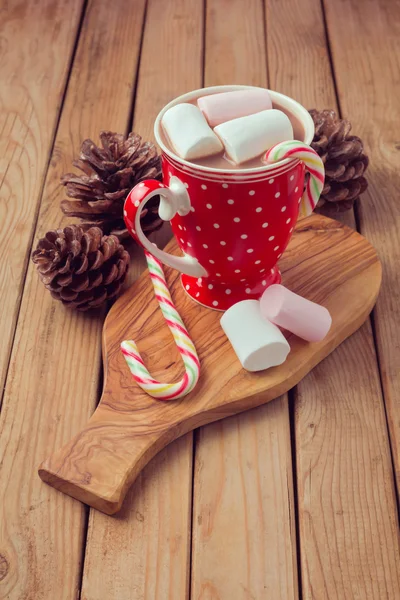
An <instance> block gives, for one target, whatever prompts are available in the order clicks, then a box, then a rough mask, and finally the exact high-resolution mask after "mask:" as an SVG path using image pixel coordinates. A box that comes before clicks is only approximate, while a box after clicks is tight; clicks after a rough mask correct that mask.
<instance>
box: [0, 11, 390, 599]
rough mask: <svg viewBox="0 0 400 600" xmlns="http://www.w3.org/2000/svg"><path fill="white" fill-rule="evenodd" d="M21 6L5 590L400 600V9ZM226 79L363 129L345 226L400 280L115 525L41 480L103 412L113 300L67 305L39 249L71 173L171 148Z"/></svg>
mask: <svg viewBox="0 0 400 600" xmlns="http://www.w3.org/2000/svg"><path fill="white" fill-rule="evenodd" d="M0 16H1V19H0V297H1V300H2V313H1V316H0V336H1V340H2V341H1V344H0V386H1V387H0V389H1V390H2V393H1V395H0V406H1V414H0V598H1V599H3V598H4V599H6V600H75V599H76V598H81V600H183V599H186V598H188V599H189V598H190V599H193V600H250V599H255V600H262V599H268V600H278V599H279V600H283V599H285V600H299V599H301V598H302V599H307V600H311V599H312V600H325V599H327V600H333V599H337V600H369V599H373V600H383V599H390V600H392V599H393V600H398V599H399V598H400V545H399V522H398V489H399V488H398V486H399V483H400V406H399V398H400V325H399V323H400V308H399V307H400V302H399V300H400V283H399V278H398V265H399V264H400V235H399V232H398V231H399V229H398V226H399V224H400V203H399V201H398V197H397V194H398V189H399V187H400V186H399V183H400V181H399V172H400V159H399V157H400V154H399V148H400V142H399V138H398V134H397V129H398V123H399V119H400V102H399V97H400V83H399V76H398V75H399V69H400V64H399V63H400V35H399V31H400V4H399V2H398V1H396V0H365V2H362V3H361V2H359V1H358V0H336V1H335V2H334V1H333V0H324V1H323V2H322V3H321V1H320V0H279V2H278V1H276V0H265V1H264V2H263V1H262V0H248V1H247V2H246V3H244V2H243V1H242V0H207V2H202V1H201V0H167V1H166V0H147V1H146V0H131V2H126V1H125V0H114V1H113V2H107V1H106V0H88V1H84V0H70V2H68V4H66V3H65V2H61V1H60V0H14V1H13V2H7V1H6V0H0ZM224 83H242V84H250V85H251V84H253V85H261V86H269V87H270V88H272V89H276V90H278V91H281V92H283V93H287V94H288V95H290V96H293V97H295V98H296V99H298V100H299V101H300V102H301V103H302V104H304V105H305V106H307V107H309V108H313V107H316V108H328V107H329V108H330V107H332V108H336V109H338V110H339V111H340V113H341V114H342V115H343V116H347V117H348V118H349V119H350V120H351V121H352V123H353V128H354V132H355V133H356V134H358V135H360V136H361V137H362V138H363V139H364V141H365V144H366V148H367V152H368V153H369V156H370V160H371V165H370V168H369V170H368V173H367V175H368V180H369V189H368V191H367V192H366V193H365V194H364V196H363V197H362V201H361V202H360V203H359V205H357V206H356V210H355V213H353V212H351V214H350V213H347V214H346V215H344V216H343V217H342V218H343V220H344V221H346V223H347V224H349V225H351V226H354V227H356V226H357V228H358V229H359V230H360V231H361V232H362V233H363V234H364V235H366V236H367V237H368V239H369V240H370V241H371V242H372V243H373V244H374V245H375V246H376V248H377V250H378V253H379V255H380V258H381V260H382V263H383V270H384V279H383V286H382V291H381V294H380V297H379V299H378V303H377V306H376V309H375V311H374V313H373V316H372V318H371V320H370V321H368V322H367V323H366V324H365V325H364V326H363V327H362V328H361V329H360V330H359V331H358V332H357V333H356V334H355V335H353V336H352V337H351V338H350V339H348V340H347V341H346V342H345V343H344V344H343V345H342V346H341V347H339V348H338V349H337V350H336V351H335V352H334V353H333V354H332V355H331V356H330V357H329V358H328V359H326V360H325V361H324V362H323V363H321V364H320V365H319V366H318V367H317V368H316V369H314V371H313V372H312V373H311V374H310V375H309V376H308V377H306V378H305V379H304V380H303V382H302V383H301V384H300V385H298V386H297V388H296V389H294V390H292V391H291V392H290V393H289V394H288V395H285V396H283V397H281V398H278V399H277V400H275V401H273V402H271V403H270V404H268V405H265V406H262V407H260V408H258V409H255V410H253V411H250V412H248V413H244V414H242V415H239V416H236V417H232V418H229V419H226V420H223V421H221V422H218V423H215V424H211V425H208V426H206V427H202V428H201V429H199V430H198V431H195V432H194V433H190V434H187V435H186V436H184V437H183V438H181V439H179V440H177V441H176V442H174V443H173V444H171V445H170V446H169V447H168V448H167V449H166V450H165V451H163V452H161V453H160V454H159V455H158V456H157V457H156V458H155V459H154V460H153V461H152V462H151V463H150V464H149V465H148V467H147V468H146V469H145V470H144V472H143V473H142V475H141V476H140V477H139V479H138V480H137V481H136V483H135V485H134V486H133V488H132V489H131V490H130V492H129V495H128V498H127V500H126V502H125V504H124V507H123V509H122V511H121V512H120V513H119V514H118V516H117V517H115V518H112V517H107V516H106V515H104V514H102V513H99V512H96V511H94V510H88V509H87V507H85V506H83V505H81V504H80V503H79V502H77V501H74V500H73V499H71V498H69V497H67V496H64V495H62V494H60V493H58V492H56V491H55V490H54V489H52V488H50V487H48V486H46V485H44V484H43V483H42V482H41V481H40V479H39V478H38V476H37V467H38V465H39V463H40V462H41V461H42V460H43V459H44V458H46V457H47V456H48V455H49V454H50V453H51V452H52V451H53V450H55V449H56V448H59V447H60V446H61V445H62V444H63V443H65V442H67V441H68V440H69V439H70V437H71V436H72V435H73V434H74V433H76V432H77V431H79V429H80V428H81V427H82V426H83V425H84V424H85V422H86V420H87V419H88V417H89V415H90V414H91V413H92V412H93V410H94V408H95V406H96V402H97V401H98V398H99V390H100V383H101V353H100V351H101V349H100V336H101V328H102V322H103V319H104V314H105V313H104V311H102V310H99V311H98V312H96V313H95V314H92V315H78V314H75V313H73V312H69V311H67V310H65V309H64V308H63V307H62V306H59V305H58V304H57V303H56V302H54V301H53V300H52V299H51V297H50V295H49V294H48V292H46V290H45V289H44V287H43V285H42V284H41V283H40V282H39V279H38V277H37V275H36V273H35V268H34V266H33V265H32V264H31V263H29V261H28V258H29V254H30V251H31V248H32V246H33V244H34V243H35V240H36V239H37V238H38V237H39V236H41V235H43V234H44V233H45V231H47V230H48V229H50V228H53V227H55V226H61V225H65V223H66V220H65V219H63V217H62V214H61V212H60V210H59V202H60V200H61V199H62V198H63V190H62V189H61V188H60V186H59V178H60V176H61V174H62V173H65V172H68V171H69V170H70V168H71V162H72V159H73V157H75V156H76V155H77V153H78V151H79V147H80V143H81V141H82V140H83V139H84V138H86V137H92V138H93V139H97V136H98V132H99V131H100V129H111V130H114V131H121V132H123V131H129V130H131V129H132V128H134V130H136V131H138V132H139V133H141V134H142V135H143V137H144V138H146V139H153V133H152V123H153V121H154V118H155V116H156V114H157V112H158V111H159V109H160V108H161V107H162V106H163V105H164V104H165V103H166V102H168V101H169V100H170V99H172V98H174V97H175V96H177V95H179V94H181V93H184V92H185V91H189V90H191V89H195V88H198V87H201V86H202V85H207V86H208V85H217V84H224ZM396 136H397V137H396ZM168 235H169V234H168V230H167V229H166V230H164V231H163V232H161V233H158V234H156V236H155V239H156V240H157V243H159V244H162V243H165V241H166V240H167V239H168ZM133 259H134V262H133V268H132V269H131V275H130V277H131V280H133V279H134V278H136V277H137V276H138V275H139V273H140V272H141V271H142V270H143V268H144V261H143V256H142V253H141V251H139V250H138V249H137V250H136V251H135V253H134V257H133Z"/></svg>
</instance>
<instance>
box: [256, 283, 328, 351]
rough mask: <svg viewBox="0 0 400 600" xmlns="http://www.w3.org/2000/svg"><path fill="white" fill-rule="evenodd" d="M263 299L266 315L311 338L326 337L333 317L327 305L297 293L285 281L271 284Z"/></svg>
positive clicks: (318, 339) (304, 338) (303, 337)
mask: <svg viewBox="0 0 400 600" xmlns="http://www.w3.org/2000/svg"><path fill="white" fill-rule="evenodd" d="M260 303H261V314H262V316H263V317H264V318H265V319H268V320H269V321H271V323H274V325H278V326H279V327H282V328H283V329H287V330H288V331H291V332H292V333H294V334H295V335H297V336H298V337H300V338H302V339H303V340H307V341H308V342H320V341H321V340H323V339H324V337H325V336H326V334H327V333H328V331H329V329H330V327H331V324H332V317H331V315H330V314H329V311H328V310H327V309H326V308H325V307H324V306H320V305H319V304H316V303H315V302H311V301H310V300H306V298H302V297H301V296H298V295H297V294H295V293H294V292H291V291H290V290H288V289H287V288H285V287H284V286H283V285H271V286H270V287H269V288H268V289H266V290H265V292H264V294H263V295H262V297H261V300H260Z"/></svg>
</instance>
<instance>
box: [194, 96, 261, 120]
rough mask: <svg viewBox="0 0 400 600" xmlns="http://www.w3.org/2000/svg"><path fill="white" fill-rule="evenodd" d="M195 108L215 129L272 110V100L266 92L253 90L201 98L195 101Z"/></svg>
mask: <svg viewBox="0 0 400 600" xmlns="http://www.w3.org/2000/svg"><path fill="white" fill-rule="evenodd" d="M197 106H198V107H199V108H200V110H201V112H202V113H203V114H204V115H205V117H206V119H207V121H208V123H209V125H210V126H211V127H216V126H217V125H220V124H221V123H225V122H226V121H231V120H232V119H238V118H239V117H245V116H247V115H252V114H254V113H258V112H260V111H262V110H269V109H270V108H272V100H271V96H270V95H269V93H268V90H262V89H257V88H254V89H252V90H238V91H236V92H222V93H220V94H211V95H210V96H203V97H202V98H199V99H198V100H197Z"/></svg>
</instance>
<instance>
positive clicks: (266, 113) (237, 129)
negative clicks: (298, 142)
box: [214, 108, 293, 165]
mask: <svg viewBox="0 0 400 600" xmlns="http://www.w3.org/2000/svg"><path fill="white" fill-rule="evenodd" d="M214 131H215V133H216V134H217V135H218V137H219V138H220V139H221V141H222V143H223V144H224V146H225V151H226V153H227V155H228V156H229V158H231V159H232V160H233V162H235V163H236V164H238V165H240V164H241V163H244V162H247V161H248V160H251V159H252V158H256V156H260V155H261V154H262V153H263V152H265V151H266V150H267V149H268V148H271V147H272V146H274V145H275V144H278V143H279V142H285V141H287V140H292V139H293V127H292V123H291V122H290V119H289V117H288V116H287V115H286V114H285V113H284V112H282V111H281V110H277V109H274V108H271V109H270V110H263V111H261V112H259V113H256V114H254V115H248V116H247V117H240V118H239V119H233V120H232V121H227V122H226V123H222V124H221V125H217V127H215V129H214Z"/></svg>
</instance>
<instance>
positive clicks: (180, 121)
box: [161, 103, 223, 160]
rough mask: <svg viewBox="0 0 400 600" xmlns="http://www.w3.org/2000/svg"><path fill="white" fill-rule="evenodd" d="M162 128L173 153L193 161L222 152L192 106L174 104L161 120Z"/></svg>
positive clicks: (217, 142) (202, 117) (213, 134)
mask: <svg viewBox="0 0 400 600" xmlns="http://www.w3.org/2000/svg"><path fill="white" fill-rule="evenodd" d="M161 123H162V126H163V128H164V131H165V133H166V134H167V137H168V139H169V142H170V144H171V146H172V147H173V149H174V150H175V152H176V153H177V154H178V155H179V156H180V157H181V158H183V159H185V160H193V159H195V158H201V157H204V156H211V155H212V154H218V152H222V150H223V146H222V143H221V141H220V140H219V139H218V137H217V136H216V135H215V133H214V132H213V130H212V129H211V127H210V126H209V124H208V123H207V121H206V119H205V117H204V115H203V113H202V112H201V110H200V109H199V108H197V106H194V104H186V103H182V104H176V105H175V106H172V107H171V108H169V109H168V110H167V111H166V113H165V114H164V116H163V118H162V121H161Z"/></svg>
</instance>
